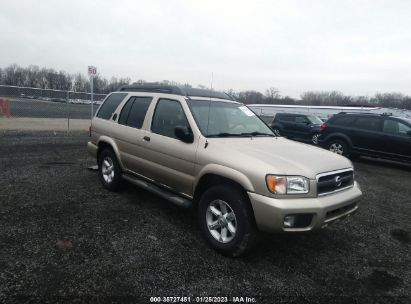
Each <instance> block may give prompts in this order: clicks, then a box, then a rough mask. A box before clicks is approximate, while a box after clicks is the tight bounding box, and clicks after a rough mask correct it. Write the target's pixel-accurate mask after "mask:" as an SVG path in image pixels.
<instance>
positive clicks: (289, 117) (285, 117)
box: [279, 115, 294, 122]
mask: <svg viewBox="0 0 411 304" xmlns="http://www.w3.org/2000/svg"><path fill="white" fill-rule="evenodd" d="M279 118H280V120H281V121H290V122H294V116H293V115H280V117H279Z"/></svg>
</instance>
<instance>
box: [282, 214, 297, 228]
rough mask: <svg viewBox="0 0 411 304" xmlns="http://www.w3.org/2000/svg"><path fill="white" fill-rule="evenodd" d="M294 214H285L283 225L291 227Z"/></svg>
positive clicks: (293, 221)
mask: <svg viewBox="0 0 411 304" xmlns="http://www.w3.org/2000/svg"><path fill="white" fill-rule="evenodd" d="M295 217H296V216H295V215H287V216H286V217H284V227H286V228H292V227H294V225H295Z"/></svg>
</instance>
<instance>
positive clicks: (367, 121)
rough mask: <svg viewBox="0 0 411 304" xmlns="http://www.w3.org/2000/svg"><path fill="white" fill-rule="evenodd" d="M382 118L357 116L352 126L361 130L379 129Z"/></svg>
mask: <svg viewBox="0 0 411 304" xmlns="http://www.w3.org/2000/svg"><path fill="white" fill-rule="evenodd" d="M381 125H382V120H381V118H379V117H358V118H357V119H356V120H355V122H354V124H353V127H354V128H357V129H361V130H369V131H381Z"/></svg>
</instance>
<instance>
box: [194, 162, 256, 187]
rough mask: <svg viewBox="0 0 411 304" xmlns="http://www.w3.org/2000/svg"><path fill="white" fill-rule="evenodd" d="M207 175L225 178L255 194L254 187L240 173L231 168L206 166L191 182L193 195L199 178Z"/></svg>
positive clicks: (214, 165)
mask: <svg viewBox="0 0 411 304" xmlns="http://www.w3.org/2000/svg"><path fill="white" fill-rule="evenodd" d="M207 174H213V175H218V176H221V177H225V178H227V179H230V180H232V181H234V182H236V183H238V184H239V185H241V186H242V187H243V188H244V190H245V191H250V192H255V190H254V186H253V184H252V183H251V181H250V180H249V179H248V177H247V176H246V175H245V174H243V173H241V172H240V171H237V170H235V169H233V168H229V167H225V166H222V165H218V164H208V165H206V166H204V167H203V168H202V169H201V171H200V172H199V173H198V174H197V177H196V179H195V180H194V182H193V193H195V190H196V188H197V186H198V183H199V182H200V180H201V178H202V177H204V176H205V175H207Z"/></svg>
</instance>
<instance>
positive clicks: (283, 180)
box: [266, 175, 310, 194]
mask: <svg viewBox="0 0 411 304" xmlns="http://www.w3.org/2000/svg"><path fill="white" fill-rule="evenodd" d="M266 183H267V188H268V190H270V192H271V193H275V194H304V193H308V191H309V189H310V182H309V180H308V179H307V178H305V177H303V176H277V175H267V176H266Z"/></svg>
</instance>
